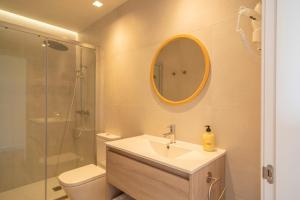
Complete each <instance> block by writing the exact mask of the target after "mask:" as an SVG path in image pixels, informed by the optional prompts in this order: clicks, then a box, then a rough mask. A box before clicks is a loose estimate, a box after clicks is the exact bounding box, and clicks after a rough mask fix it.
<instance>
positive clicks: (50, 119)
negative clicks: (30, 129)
mask: <svg viewBox="0 0 300 200" xmlns="http://www.w3.org/2000/svg"><path fill="white" fill-rule="evenodd" d="M29 121H31V122H33V123H36V124H44V123H45V118H31V119H29ZM65 122H72V120H70V119H68V120H67V119H66V118H57V117H48V118H47V123H48V124H49V123H50V124H52V123H65Z"/></svg>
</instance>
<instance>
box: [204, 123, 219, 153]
mask: <svg viewBox="0 0 300 200" xmlns="http://www.w3.org/2000/svg"><path fill="white" fill-rule="evenodd" d="M205 127H206V132H205V133H204V134H203V137H202V140H203V149H204V151H209V152H211V151H215V150H216V138H215V134H214V133H212V132H211V128H210V126H208V125H207V126H205Z"/></svg>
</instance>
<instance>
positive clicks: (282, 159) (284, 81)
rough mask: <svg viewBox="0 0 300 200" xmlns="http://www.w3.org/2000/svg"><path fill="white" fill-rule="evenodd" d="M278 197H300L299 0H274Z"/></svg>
mask: <svg viewBox="0 0 300 200" xmlns="http://www.w3.org/2000/svg"><path fill="white" fill-rule="evenodd" d="M277 2H278V5H277V12H278V13H277V23H278V24H277V72H276V73H277V77H276V78H277V81H276V82H277V94H276V98H277V105H276V110H277V114H276V118H277V119H276V120H277V122H276V135H277V137H276V141H277V144H276V166H277V177H276V195H277V200H288V199H291V200H292V199H293V200H296V199H297V200H298V199H300V192H299V188H300V187H299V179H300V167H299V166H300V156H299V154H300V89H299V88H300V60H299V58H300V23H299V19H300V11H299V10H300V1H299V0H277Z"/></svg>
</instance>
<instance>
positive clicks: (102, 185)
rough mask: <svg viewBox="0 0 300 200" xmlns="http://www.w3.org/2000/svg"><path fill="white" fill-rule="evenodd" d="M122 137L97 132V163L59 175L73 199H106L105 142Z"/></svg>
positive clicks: (63, 185)
mask: <svg viewBox="0 0 300 200" xmlns="http://www.w3.org/2000/svg"><path fill="white" fill-rule="evenodd" d="M118 139H120V136H117V135H113V134H108V133H100V134H97V136H96V140H97V165H98V166H96V165H93V164H91V165H86V166H83V167H80V168H77V169H73V170H70V171H67V172H64V173H62V174H61V175H59V176H58V180H59V183H60V184H61V186H62V187H63V188H64V190H65V191H66V192H67V195H68V196H69V198H70V199H71V200H105V189H106V179H105V174H106V171H105V166H106V146H105V142H107V141H113V140H118Z"/></svg>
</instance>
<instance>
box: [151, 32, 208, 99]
mask: <svg viewBox="0 0 300 200" xmlns="http://www.w3.org/2000/svg"><path fill="white" fill-rule="evenodd" d="M209 69H210V61H209V56H208V52H207V50H206V48H205V46H204V45H203V43H202V42H201V41H200V40H198V39H197V38H195V37H194V36H191V35H178V36H175V37H173V38H171V39H169V40H167V41H166V42H165V43H164V44H163V45H162V46H161V47H160V48H159V49H158V51H157V53H156V54H155V56H154V59H153V61H152V66H151V77H150V78H151V82H152V86H153V89H154V91H155V93H156V94H157V95H158V96H159V98H160V99H161V100H163V101H164V102H166V103H169V104H182V103H186V102H188V101H191V100H192V99H193V98H195V97H196V96H197V95H199V94H200V92H201V91H202V89H203V87H204V85H205V83H206V81H207V79H208V76H209Z"/></svg>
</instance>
